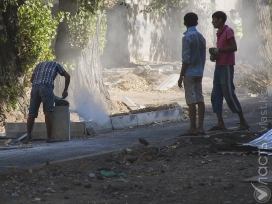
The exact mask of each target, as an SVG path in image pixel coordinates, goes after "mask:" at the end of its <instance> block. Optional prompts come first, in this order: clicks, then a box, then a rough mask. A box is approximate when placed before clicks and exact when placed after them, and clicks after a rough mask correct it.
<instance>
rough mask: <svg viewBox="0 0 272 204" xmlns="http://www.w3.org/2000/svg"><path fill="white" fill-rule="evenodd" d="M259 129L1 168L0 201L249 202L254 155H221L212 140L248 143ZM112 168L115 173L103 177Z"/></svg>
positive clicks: (254, 161)
mask: <svg viewBox="0 0 272 204" xmlns="http://www.w3.org/2000/svg"><path fill="white" fill-rule="evenodd" d="M258 134H259V133H258ZM258 134H256V133H253V132H236V133H235V132H232V133H219V134H215V135H212V134H208V135H206V136H205V137H202V138H181V139H180V140H179V141H178V142H177V143H173V144H172V145H169V146H165V147H162V148H155V147H153V146H150V145H149V146H145V145H143V144H140V143H139V145H137V146H135V147H131V148H126V149H124V150H123V152H122V153H120V154H117V155H108V156H105V157H103V158H99V159H92V158H83V159H78V160H73V161H69V162H63V163H59V164H50V163H47V164H45V165H44V166H43V167H41V168H36V169H32V168H27V169H16V168H9V169H6V171H5V172H1V173H0V180H1V185H0V191H1V194H0V199H1V203H16V204H19V203H58V204H59V203H71V204H74V203H116V204H117V203H118V204H119V203H156V204H157V203H186V204H187V203H192V204H196V203H201V204H206V203H207V204H221V203H222V204H249V203H252V204H253V203H256V202H255V200H254V197H253V192H254V189H253V187H252V186H251V184H250V183H245V182H242V180H243V179H246V178H249V177H251V176H253V175H257V172H258V166H259V164H258V156H257V155H252V154H250V153H243V152H236V153H235V154H224V155H223V154H222V152H220V151H218V150H220V149H216V148H215V145H216V144H222V143H224V142H226V143H227V144H231V143H233V142H235V141H236V142H247V141H250V140H252V139H253V138H255V137H257V135H258ZM111 170H112V171H113V172H115V173H116V175H119V176H120V177H119V178H113V177H109V178H108V177H105V176H102V174H103V172H102V171H104V172H106V173H108V172H110V171H111ZM104 175H105V174H104ZM257 186H258V185H257Z"/></svg>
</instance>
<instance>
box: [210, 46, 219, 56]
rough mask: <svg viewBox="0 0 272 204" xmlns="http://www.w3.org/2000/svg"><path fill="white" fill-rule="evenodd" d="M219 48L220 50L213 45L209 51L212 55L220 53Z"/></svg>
mask: <svg viewBox="0 0 272 204" xmlns="http://www.w3.org/2000/svg"><path fill="white" fill-rule="evenodd" d="M218 50H219V48H215V47H211V48H209V53H210V54H211V55H218Z"/></svg>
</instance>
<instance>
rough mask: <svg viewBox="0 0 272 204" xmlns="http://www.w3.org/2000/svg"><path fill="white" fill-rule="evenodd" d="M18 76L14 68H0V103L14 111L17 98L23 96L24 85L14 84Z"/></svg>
mask: <svg viewBox="0 0 272 204" xmlns="http://www.w3.org/2000/svg"><path fill="white" fill-rule="evenodd" d="M17 81H18V76H17V75H16V69H15V68H14V67H10V66H7V67H2V68H1V70H0V102H1V103H2V102H3V101H4V102H5V103H7V104H8V107H9V109H10V110H11V109H15V108H16V106H17V98H18V96H20V95H22V94H23V88H24V84H20V83H16V82H17Z"/></svg>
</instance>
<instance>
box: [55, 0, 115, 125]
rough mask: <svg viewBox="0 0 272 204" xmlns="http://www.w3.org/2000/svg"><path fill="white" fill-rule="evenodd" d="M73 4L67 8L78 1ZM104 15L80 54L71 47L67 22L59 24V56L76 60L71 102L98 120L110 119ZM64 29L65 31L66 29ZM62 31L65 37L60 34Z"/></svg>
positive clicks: (62, 1)
mask: <svg viewBox="0 0 272 204" xmlns="http://www.w3.org/2000/svg"><path fill="white" fill-rule="evenodd" d="M68 2H69V1H66V0H60V2H59V3H60V5H59V6H60V7H59V8H60V9H62V8H64V7H63V6H62V5H61V4H67V3H68ZM70 6H71V7H70V8H69V7H66V8H69V9H74V7H75V6H76V4H71V5H70ZM66 11H67V10H66ZM101 18H102V13H100V14H99V16H98V20H97V24H96V34H95V35H94V37H93V38H92V39H91V40H90V42H89V44H88V45H87V47H86V48H85V49H84V50H82V51H80V52H79V51H77V53H78V54H76V53H75V52H74V50H73V49H70V48H69V47H70V44H69V41H68V40H67V39H68V37H69V33H68V31H67V27H68V26H67V22H64V23H63V24H62V25H59V28H58V37H57V40H56V55H57V59H67V58H70V60H69V61H70V62H75V69H74V70H69V71H68V72H69V74H70V75H71V83H70V86H69V90H68V92H69V96H68V98H67V99H68V100H69V102H70V106H71V109H72V110H74V111H75V112H77V113H78V115H79V116H80V117H81V118H83V119H84V120H85V121H86V120H95V121H96V122H98V123H104V122H105V121H106V119H107V118H108V116H107V112H108V111H109V105H110V97H109V93H108V91H107V90H106V88H105V86H104V83H103V79H102V65H101V62H100V53H99V34H100V25H101ZM65 24H66V25H65ZM63 29H64V30H65V31H63ZM59 35H60V36H61V37H59ZM63 39H65V40H63ZM67 48H69V49H67ZM71 59H72V60H71ZM59 78H60V77H59ZM59 81H60V82H61V83H59V84H57V85H56V89H57V90H56V94H57V95H61V93H62V91H63V88H64V80H63V79H62V78H60V80H59Z"/></svg>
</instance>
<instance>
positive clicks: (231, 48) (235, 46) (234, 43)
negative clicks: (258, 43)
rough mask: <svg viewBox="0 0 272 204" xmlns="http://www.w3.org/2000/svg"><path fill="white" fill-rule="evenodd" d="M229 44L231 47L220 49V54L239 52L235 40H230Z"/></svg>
mask: <svg viewBox="0 0 272 204" xmlns="http://www.w3.org/2000/svg"><path fill="white" fill-rule="evenodd" d="M228 43H229V46H227V47H222V48H221V47H220V48H218V52H236V51H237V45H236V41H235V38H230V39H228Z"/></svg>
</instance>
